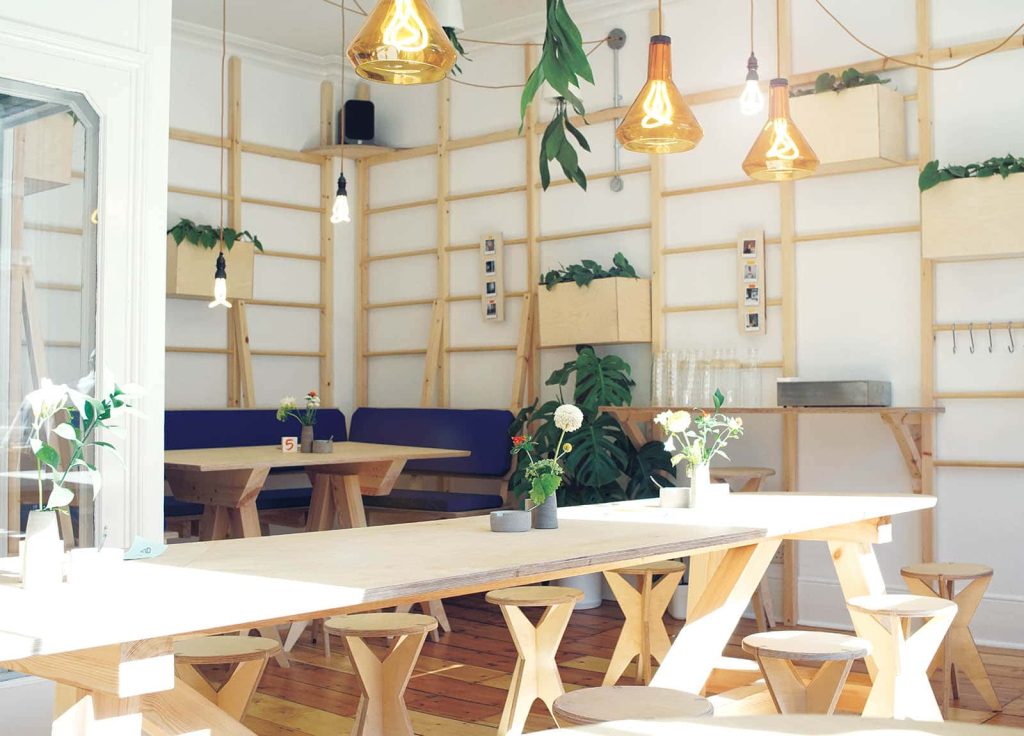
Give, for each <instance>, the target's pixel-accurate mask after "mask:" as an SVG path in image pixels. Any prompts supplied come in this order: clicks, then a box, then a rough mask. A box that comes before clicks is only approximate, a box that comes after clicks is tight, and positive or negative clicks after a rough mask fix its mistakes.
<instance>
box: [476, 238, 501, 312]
mask: <svg viewBox="0 0 1024 736" xmlns="http://www.w3.org/2000/svg"><path fill="white" fill-rule="evenodd" d="M480 283H481V287H480V305H481V311H482V312H483V318H484V320H488V321H494V322H503V321H504V320H505V239H504V238H503V237H502V235H501V233H493V234H489V235H485V236H484V237H483V238H481V240H480Z"/></svg>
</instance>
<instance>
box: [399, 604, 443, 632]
mask: <svg viewBox="0 0 1024 736" xmlns="http://www.w3.org/2000/svg"><path fill="white" fill-rule="evenodd" d="M413 605H414V604H412V603H403V604H402V605H400V606H395V611H396V612H397V613H409V612H410V611H411V610H412V607H413ZM419 607H420V611H421V612H422V613H425V614H428V615H430V616H433V617H434V618H436V619H437V628H436V629H434V630H433V631H431V632H430V640H431V641H433V642H438V641H440V640H441V634H440V632H442V631H443V632H445V633H446V634H450V633H451V631H452V625H451V624H450V623H449V622H448V613H447V612H446V611H445V610H444V601H442V600H440V599H437V600H432V601H420V602H419Z"/></svg>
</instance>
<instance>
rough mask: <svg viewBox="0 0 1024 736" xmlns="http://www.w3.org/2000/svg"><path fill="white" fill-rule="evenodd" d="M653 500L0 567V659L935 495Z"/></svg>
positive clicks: (634, 557)
mask: <svg viewBox="0 0 1024 736" xmlns="http://www.w3.org/2000/svg"><path fill="white" fill-rule="evenodd" d="M306 457H313V456H306ZM654 503H656V502H650V501H635V502H626V503H621V504H604V505H599V506H587V507H577V508H572V509H563V510H562V511H561V512H560V513H561V528H559V529H557V530H544V531H533V532H528V533H526V534H496V533H493V532H491V531H489V521H488V519H487V517H486V516H476V517H466V518H461V519H447V520H442V521H427V522H418V523H415V524H402V525H392V526H382V527H369V528H360V529H343V530H336V531H327V532H315V533H306V534H288V535H281V536H276V537H263V538H247V539H230V540H222V541H215V542H197V543H193V544H180V545H173V546H171V548H170V549H168V551H167V552H166V553H164V555H163V556H161V557H160V558H157V559H156V560H151V561H144V562H126V563H123V564H122V565H121V566H120V568H119V569H117V571H116V572H114V573H111V574H110V575H109V576H108V577H107V579H106V580H103V581H101V582H99V583H97V584H95V585H90V586H81V587H79V586H74V585H61V586H58V587H56V588H53V589H51V590H47V591H26V590H23V589H22V588H21V587H19V586H18V585H17V580H16V577H15V576H14V575H13V574H8V575H6V576H5V575H4V574H3V568H0V662H2V661H5V660H16V659H20V658H24V657H27V656H30V655H32V654H55V653H60V652H69V651H76V650H81V649H86V648H90V647H98V646H103V645H109V644H115V643H122V642H130V641H137V640H147V639H155V638H160V637H168V636H169V637H184V636H187V635H189V634H195V633H212V632H218V631H231V630H237V629H239V628H242V627H243V626H244V625H250V624H252V625H255V624H266V623H278V622H287V621H295V620H307V619H311V618H325V617H327V616H329V615H332V614H335V613H343V612H352V611H360V610H368V609H373V608H378V607H382V606H386V605H394V604H396V603H399V602H405V601H418V600H424V599H429V598H435V597H443V596H445V595H453V594H461V593H470V592H479V591H485V590H490V589H492V588H498V587H503V586H511V585H525V584H530V583H534V582H537V581H539V580H550V579H553V578H559V577H564V576H566V575H568V574H577V573H582V572H591V571H596V570H603V569H608V568H612V567H621V566H623V565H626V564H639V563H643V562H649V561H654V560H659V559H671V558H673V557H678V556H681V555H686V554H690V553H693V552H695V551H700V552H704V551H710V550H715V549H723V548H728V547H737V546H742V545H745V544H749V543H752V542H755V541H757V540H760V539H763V538H765V537H779V536H785V535H790V534H799V533H801V532H807V531H814V530H819V529H824V528H827V527H833V526H836V525H840V524H847V523H854V522H857V521H863V520H868V519H877V518H880V517H886V516H893V515H896V514H901V513H907V512H912V511H916V510H920V509H924V508H930V507H931V506H933V505H934V504H935V498H934V497H931V496H921V495H913V494H892V495H865V496H855V495H846V494H841V495H814V494H810V493H784V494H736V495H735V496H732V497H730V498H729V499H728V502H727V503H726V504H724V505H723V506H722V507H721V508H720V509H717V510H715V511H695V510H691V509H662V508H659V507H657V506H656V505H654ZM2 562H3V564H5V565H7V566H8V569H13V568H14V567H15V566H16V564H17V560H16V559H11V560H4V561H2ZM413 563H414V564H413ZM69 612H74V619H75V621H74V625H73V626H72V625H69V624H68V616H69Z"/></svg>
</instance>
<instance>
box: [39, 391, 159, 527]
mask: <svg viewBox="0 0 1024 736" xmlns="http://www.w3.org/2000/svg"><path fill="white" fill-rule="evenodd" d="M141 393H142V390H141V389H139V388H137V387H131V386H126V387H125V388H121V387H120V386H117V385H115V386H114V390H113V391H112V392H111V393H110V394H109V395H108V396H107V397H106V398H104V399H94V398H93V397H91V396H86V395H85V394H83V393H81V392H80V391H76V390H75V389H73V388H69V387H68V386H66V385H64V384H55V383H53V382H52V381H51V380H50V379H48V378H44V379H43V380H42V382H41V383H40V386H39V388H37V389H36V390H35V391H33V392H32V393H30V394H29V395H28V396H27V397H26V401H27V402H28V404H29V406H30V407H31V408H32V429H31V432H30V433H29V447H30V448H31V449H32V454H33V455H35V458H36V487H37V489H38V493H39V506H38V509H39V510H40V511H63V512H65V513H66V512H67V507H68V505H69V504H70V503H71V502H72V501H73V500H74V498H75V494H74V492H73V491H71V490H70V489H69V488H67V486H66V485H65V483H66V482H67V480H68V474H69V473H70V472H71V471H72V470H74V469H75V468H81V469H82V472H85V473H88V474H89V475H90V476H91V479H92V488H93V493H94V494H95V493H99V489H100V485H101V482H100V474H99V471H98V470H97V469H96V466H95V465H94V464H92V463H90V462H89V461H88V460H86V459H85V453H86V450H88V449H89V448H90V447H104V448H106V449H108V450H111V451H113V452H114V453H115V454H116V448H115V447H114V445H112V444H111V443H109V442H103V441H100V440H97V439H96V438H95V437H94V434H95V432H96V429H97V428H99V427H102V428H104V429H111V428H112V427H111V425H108V424H107V423H106V422H107V421H109V420H110V419H112V418H117V416H118V415H119V414H123V413H127V412H128V411H129V410H130V409H131V404H129V403H128V401H129V399H130V398H132V397H133V396H137V395H141ZM58 415H62V418H63V421H61V422H60V423H59V424H57V426H55V427H52V429H51V424H52V423H53V421H54V420H55V419H56V418H57V417H58ZM50 434H55V435H57V436H58V437H60V438H61V439H63V440H65V441H66V442H67V443H68V444H69V445H70V447H71V457H70V458H69V459H68V463H67V466H66V467H65V468H64V469H63V470H61V456H60V452H58V451H57V449H56V448H55V447H53V446H52V445H50V444H49V442H48V439H49V435H50ZM47 475H49V478H50V482H51V484H52V488H51V490H50V495H49V496H48V497H47V498H46V500H45V502H44V499H43V483H44V482H45V481H46V479H47Z"/></svg>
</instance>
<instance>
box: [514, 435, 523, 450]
mask: <svg viewBox="0 0 1024 736" xmlns="http://www.w3.org/2000/svg"><path fill="white" fill-rule="evenodd" d="M512 444H513V445H514V446H515V447H521V446H522V445H524V444H526V437H525V436H524V435H521V434H519V435H516V436H515V437H513V438H512Z"/></svg>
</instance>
